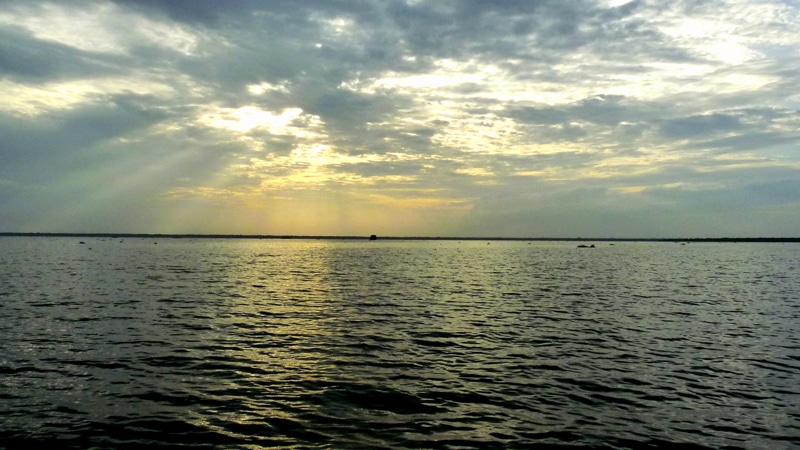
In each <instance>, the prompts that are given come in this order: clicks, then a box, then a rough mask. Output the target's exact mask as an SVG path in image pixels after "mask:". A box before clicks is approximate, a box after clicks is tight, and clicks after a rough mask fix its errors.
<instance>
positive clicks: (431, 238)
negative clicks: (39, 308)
mask: <svg viewBox="0 0 800 450" xmlns="http://www.w3.org/2000/svg"><path fill="white" fill-rule="evenodd" d="M12 236H17V237H75V238H79V237H84V238H89V237H94V238H162V239H318V240H369V238H370V236H369V235H365V236H304V235H276V234H171V233H170V234H159V233H23V232H0V237H12ZM377 240H385V241H388V240H392V241H556V242H559V241H570V242H575V241H580V242H590V241H594V242H686V243H690V242H800V237H742V238H737V237H720V238H585V237H486V236H483V237H481V236H462V237H449V236H380V235H378V237H377Z"/></svg>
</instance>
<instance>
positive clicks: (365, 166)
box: [332, 162, 423, 177]
mask: <svg viewBox="0 0 800 450" xmlns="http://www.w3.org/2000/svg"><path fill="white" fill-rule="evenodd" d="M332 167H333V168H334V169H335V170H336V171H338V172H345V173H355V174H358V175H361V176H363V177H376V176H385V175H415V174H417V173H419V172H420V171H421V170H422V168H423V166H422V165H421V164H419V163H417V162H380V163H350V164H337V165H334V166H332Z"/></svg>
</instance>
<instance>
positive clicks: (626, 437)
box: [0, 237, 800, 449]
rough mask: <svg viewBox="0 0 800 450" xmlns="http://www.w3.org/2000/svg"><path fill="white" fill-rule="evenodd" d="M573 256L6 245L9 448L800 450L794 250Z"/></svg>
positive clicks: (33, 241)
mask: <svg viewBox="0 0 800 450" xmlns="http://www.w3.org/2000/svg"><path fill="white" fill-rule="evenodd" d="M81 241H83V242H84V243H81ZM588 243H589V242H586V244H588ZM577 244H578V243H576V242H524V241H461V242H459V241H400V240H397V241H394V240H393V241H388V240H378V241H371V242H370V241H367V240H366V239H365V240H303V239H291V240H281V239H275V240H269V239H264V240H258V239H168V238H152V237H151V238H124V239H120V238H114V239H112V238H102V239H101V238H98V237H86V238H76V237H0V268H1V270H0V447H2V446H6V447H7V448H16V447H25V448H28V447H30V446H31V445H34V444H40V443H46V444H50V445H52V446H53V448H89V447H93V448H120V447H125V448H138V447H141V448H156V447H169V448H173V447H177V446H185V447H191V448H203V447H206V448H221V447H224V448H276V447H287V448H330V449H340V448H342V449H350V448H353V449H354V448H394V449H408V448H431V449H470V448H498V449H500V448H502V449H505V448H537V447H539V446H541V447H546V448H565V449H566V448H570V449H581V448H594V449H602V448H648V449H649V448H666V447H673V446H675V445H679V444H682V445H685V447H683V448H696V449H701V448H726V447H727V448H745V449H789V448H798V447H800V244H797V243H691V244H689V245H680V244H677V243H666V242H616V243H608V242H596V243H595V245H596V248H577Z"/></svg>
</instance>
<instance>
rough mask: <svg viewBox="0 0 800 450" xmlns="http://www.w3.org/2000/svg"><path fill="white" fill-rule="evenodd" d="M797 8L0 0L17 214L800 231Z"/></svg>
mask: <svg viewBox="0 0 800 450" xmlns="http://www.w3.org/2000/svg"><path fill="white" fill-rule="evenodd" d="M798 36H800V3H798V2H797V1H794V0H785V1H770V2H764V1H745V0H705V1H702V2H697V1H675V0H670V1H666V0H664V1H661V0H633V1H624V0H623V1H619V0H617V1H613V0H606V1H594V2H590V1H578V0H552V1H549V0H461V1H458V0H452V1H448V0H430V1H425V0H386V1H379V0H303V1H298V0H293V1H247V0H229V1H216V0H139V1H133V0H118V1H85V2H83V1H58V2H44V1H31V0H24V1H23V0H20V1H8V0H6V1H3V2H2V3H0V231H53V232H111V233H114V232H120V233H121V232H149V233H233V234H239V233H245V234H250V233H256V234H314V235H319V234H324V235H334V234H345V235H351V234H361V235H363V234H372V233H377V234H381V235H401V236H402V235H405V236H419V235H442V236H466V235H472V236H517V237H530V236H541V237H561V236H572V237H577V236H582V237H717V236H800V152H799V151H798V149H799V148H800V147H799V144H798V141H799V140H800V114H798V108H800V90H799V89H798V86H800V43H799V42H798Z"/></svg>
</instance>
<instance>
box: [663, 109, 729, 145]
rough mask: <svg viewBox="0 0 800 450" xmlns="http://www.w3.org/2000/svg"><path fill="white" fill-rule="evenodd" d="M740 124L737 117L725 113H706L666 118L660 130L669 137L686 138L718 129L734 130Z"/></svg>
mask: <svg viewBox="0 0 800 450" xmlns="http://www.w3.org/2000/svg"><path fill="white" fill-rule="evenodd" d="M741 126H742V124H741V121H740V120H739V118H738V117H735V116H731V115H727V114H708V115H700V116H691V117H682V118H679V119H672V120H668V121H666V122H664V123H663V125H662V126H661V132H662V133H663V134H664V135H665V136H666V137H669V138H673V139H688V138H693V137H696V136H700V135H705V134H713V133H716V132H720V131H735V130H738V129H740V128H741Z"/></svg>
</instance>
